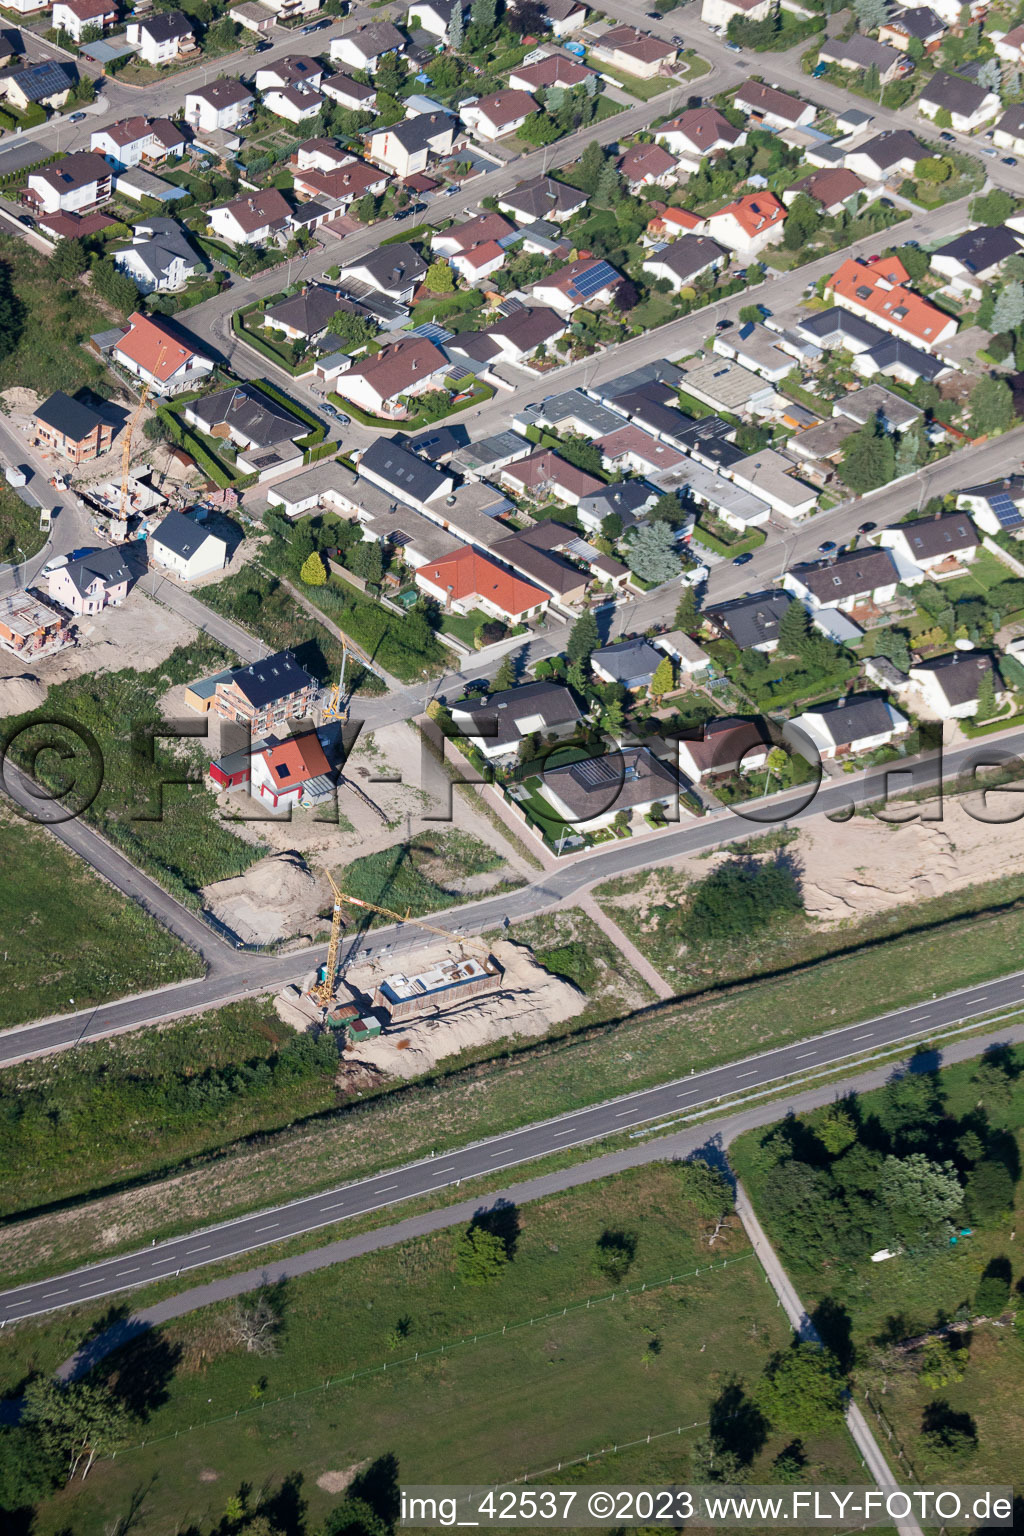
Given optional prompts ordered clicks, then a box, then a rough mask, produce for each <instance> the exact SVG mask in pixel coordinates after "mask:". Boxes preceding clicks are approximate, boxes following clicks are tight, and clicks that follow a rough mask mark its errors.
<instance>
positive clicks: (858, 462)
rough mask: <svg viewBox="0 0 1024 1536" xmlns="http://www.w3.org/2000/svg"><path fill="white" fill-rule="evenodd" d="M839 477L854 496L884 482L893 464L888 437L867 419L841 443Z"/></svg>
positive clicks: (894, 463) (893, 459)
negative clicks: (841, 464) (841, 465)
mask: <svg viewBox="0 0 1024 1536" xmlns="http://www.w3.org/2000/svg"><path fill="white" fill-rule="evenodd" d="M842 455H843V471H842V473H843V479H844V481H845V482H846V484H847V486H848V487H849V489H850V490H851V491H852V492H853V493H854V495H855V496H863V495H864V494H865V493H866V492H867V491H874V490H877V489H878V487H879V486H880V485H888V484H889V482H890V480H891V479H892V478H893V473H894V471H895V468H896V450H895V449H894V448H893V445H892V438H891V437H890V436H889V434H888V433H887V432H886V431H885V430H884V428H883V427H882V426H881V425H880V423H879V422H878V421H877V420H875V419H873V418H872V419H870V420H868V421H866V422H865V423H864V425H863V426H862V427H860V428H858V430H857V431H856V432H851V434H850V436H849V437H848V438H847V439H846V441H845V442H844V443H843V447H842Z"/></svg>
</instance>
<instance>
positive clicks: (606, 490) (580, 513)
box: [576, 428, 682, 534]
mask: <svg viewBox="0 0 1024 1536" xmlns="http://www.w3.org/2000/svg"><path fill="white" fill-rule="evenodd" d="M626 430H627V431H630V430H634V429H631V428H626ZM636 430H638V429H636ZM642 435H643V434H642ZM651 441H653V439H652V440H651ZM678 457H679V458H682V454H680V455H678ZM657 501H658V492H657V491H656V490H655V489H654V487H653V486H652V485H648V484H646V482H645V481H643V480H616V481H613V482H612V483H611V485H604V486H602V487H601V488H600V490H597V491H591V493H590V495H589V496H581V497H580V500H579V502H578V503H577V505H576V517H577V520H578V521H579V522H580V523H582V525H583V527H584V528H586V529H587V531H588V532H589V533H594V534H598V533H602V532H603V531H604V520H605V518H606V517H617V518H618V520H619V526H620V529H621V530H622V531H623V532H624V531H625V530H626V529H627V528H632V526H633V525H634V523H638V522H640V520H641V519H642V518H643V515H644V513H645V512H649V511H650V509H651V507H653V506H654V505H655V503H656V502H657Z"/></svg>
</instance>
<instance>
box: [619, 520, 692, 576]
mask: <svg viewBox="0 0 1024 1536" xmlns="http://www.w3.org/2000/svg"><path fill="white" fill-rule="evenodd" d="M626 564H627V565H628V566H629V568H630V570H631V571H632V572H633V575H634V576H639V578H640V580H641V581H648V582H653V583H654V584H655V585H656V586H657V585H660V584H661V583H662V582H663V581H671V580H672V579H673V578H674V577H676V576H678V575H679V572H680V571H681V570H682V561H681V560H680V558H679V556H678V554H677V553H676V546H675V539H674V537H673V535H672V530H671V528H669V526H668V525H667V523H638V524H637V526H636V527H635V528H632V529H631V530H630V532H629V534H628V536H627V542H626Z"/></svg>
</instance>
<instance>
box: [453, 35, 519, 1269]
mask: <svg viewBox="0 0 1024 1536" xmlns="http://www.w3.org/2000/svg"><path fill="white" fill-rule="evenodd" d="M474 9H475V7H474ZM455 1263H456V1267H457V1269H458V1274H459V1279H460V1280H461V1281H462V1283H463V1285H490V1284H491V1282H492V1281H494V1280H497V1279H499V1278H500V1276H501V1274H502V1272H503V1271H504V1269H505V1266H506V1264H507V1263H508V1251H507V1249H506V1247H505V1244H504V1243H503V1242H502V1240H501V1238H500V1237H499V1236H498V1234H497V1233H496V1232H489V1231H488V1230H487V1228H486V1227H482V1226H478V1225H472V1226H469V1227H467V1228H466V1230H465V1232H462V1233H461V1234H460V1235H459V1238H458V1241H457V1243H456V1245H455Z"/></svg>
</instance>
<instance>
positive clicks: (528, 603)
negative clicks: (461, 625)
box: [418, 544, 550, 615]
mask: <svg viewBox="0 0 1024 1536" xmlns="http://www.w3.org/2000/svg"><path fill="white" fill-rule="evenodd" d="M418 574H419V575H421V576H422V577H423V578H424V580H425V581H429V582H430V584H431V586H433V587H438V588H440V589H441V591H442V592H443V591H446V590H447V589H448V588H449V587H450V588H451V597H452V601H453V602H463V601H464V600H465V599H466V598H469V597H482V598H486V599H487V601H488V602H489V603H492V604H493V605H494V607H495V608H498V609H500V610H501V612H502V613H507V614H510V615H518V614H521V613H527V612H528V611H529V610H530V609H531V608H537V607H538V606H539V605H540V604H541V603H546V602H548V601H549V600H550V593H548V592H545V591H544V590H543V589H542V588H541V587H535V586H532V585H531V584H530V582H528V581H524V580H523V579H522V577H521V576H514V575H513V574H512V572H511V571H506V570H504V569H503V567H502V566H500V565H496V564H495V562H494V561H493V560H488V559H487V557H486V555H481V554H478V553H477V551H476V550H475V549H471V548H470V547H469V545H468V544H467V545H465V546H464V547H463V548H462V549H457V550H456V551H455V552H454V554H451V555H448V556H447V557H446V558H445V559H444V560H437V561H434V562H432V563H428V564H427V565H422V566H420V568H419V572H418Z"/></svg>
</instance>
